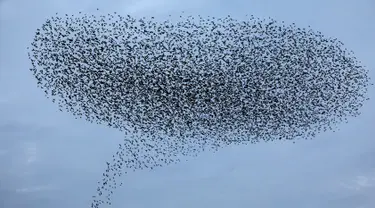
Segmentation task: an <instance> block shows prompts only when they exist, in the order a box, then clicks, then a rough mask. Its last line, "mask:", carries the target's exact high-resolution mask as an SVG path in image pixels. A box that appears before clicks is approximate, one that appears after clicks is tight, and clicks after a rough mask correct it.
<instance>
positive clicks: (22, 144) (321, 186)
mask: <svg viewBox="0 0 375 208" xmlns="http://www.w3.org/2000/svg"><path fill="white" fill-rule="evenodd" d="M96 8H100V11H99V12H98V11H96ZM79 11H81V12H85V13H93V14H101V13H108V12H117V13H119V14H123V15H126V14H132V15H135V16H137V17H141V16H144V15H147V16H150V15H154V16H160V17H164V16H165V17H168V15H169V14H172V15H173V14H179V13H180V12H181V11H185V14H193V15H194V14H201V15H215V16H226V15H228V14H230V15H232V16H233V17H238V18H242V17H244V16H245V15H246V14H249V15H251V14H252V15H255V16H257V17H261V18H267V17H272V18H274V19H276V20H278V21H285V22H286V23H288V24H291V23H296V25H297V26H300V27H307V26H308V25H310V26H311V27H312V28H313V29H316V30H319V31H321V32H322V33H323V34H325V35H327V36H331V37H337V38H338V39H339V40H341V41H342V42H343V43H344V44H345V45H346V47H347V48H348V49H350V50H353V51H354V53H355V55H356V56H357V58H358V59H359V60H361V61H362V63H363V64H364V65H365V66H366V67H368V68H369V69H370V73H371V77H373V78H374V77H375V76H374V75H375V59H374V48H375V38H374V37H375V24H373V23H374V21H375V1H373V0H283V1H281V0H207V1H205V0H191V1H187V0H184V1H183V0H132V1H121V0H113V1H110V0H108V1H99V0H81V1H77V0H67V1H63V0H59V1H55V0H32V1H30V0H1V1H0V207H1V208H3V207H4V208H23V207H27V208H50V207H53V208H66V207H71V208H76V207H80V208H81V207H89V205H90V203H91V196H92V195H93V194H95V193H96V182H97V181H98V180H100V179H101V173H102V171H103V170H105V167H106V165H105V162H106V161H107V160H109V159H110V158H111V157H112V154H113V153H114V151H115V150H116V147H117V144H118V143H119V142H120V141H121V140H122V138H123V135H122V133H121V132H118V131H117V130H116V129H110V128H107V127H105V126H99V125H96V124H90V123H86V122H85V121H84V120H75V119H74V118H73V116H72V115H70V114H68V113H65V112H60V111H59V110H58V107H57V106H56V105H55V104H53V103H52V102H51V101H50V100H47V98H45V97H44V94H43V93H44V92H42V90H40V89H38V88H37V86H36V81H35V80H34V78H33V76H32V74H31V73H30V72H29V70H28V69H29V66H30V62H29V60H28V57H27V50H26V48H27V47H28V46H29V44H30V43H31V41H32V39H33V35H34V33H35V30H36V29H37V28H38V27H40V25H41V24H43V23H44V21H45V20H46V18H48V17H50V16H51V15H54V14H55V13H56V12H59V13H60V14H65V13H70V14H73V13H78V12H79ZM374 79H375V78H374ZM369 93H370V94H371V95H370V98H372V99H371V100H370V101H369V102H368V103H366V105H365V106H364V108H363V109H362V112H363V113H362V115H361V116H360V117H357V118H352V119H350V120H349V123H348V124H343V125H341V126H340V130H339V131H336V132H326V133H322V134H320V135H318V136H317V137H316V138H315V139H314V140H309V141H298V142H297V143H296V144H293V143H291V142H273V143H266V144H264V143H261V144H256V145H248V146H243V147H240V146H237V147H228V148H225V149H222V150H220V151H219V152H217V153H215V154H212V153H202V154H201V155H200V156H199V157H197V158H192V159H190V160H189V161H188V162H181V163H179V164H176V165H171V166H166V167H163V168H159V169H156V170H153V171H148V170H146V171H138V172H134V173H130V174H128V175H125V176H123V177H122V180H123V183H124V186H123V187H121V188H120V189H117V190H116V191H115V194H114V195H113V197H112V199H113V200H112V202H113V203H112V206H111V207H113V208H120V207H121V208H122V207H131V208H148V207H152V208H207V207H213V208H228V207H233V208H250V207H256V208H273V207H277V208H284V207H285V208H310V207H311V208H317V207H319V208H373V207H375V136H374V135H375V110H374V109H373V108H371V106H375V99H374V95H375V92H374V90H373V89H370V92H369Z"/></svg>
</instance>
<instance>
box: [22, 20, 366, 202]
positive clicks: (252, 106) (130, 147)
mask: <svg viewBox="0 0 375 208" xmlns="http://www.w3.org/2000/svg"><path fill="white" fill-rule="evenodd" d="M29 49H30V50H29V58H30V60H31V64H32V67H31V69H30V71H31V72H32V73H33V75H34V76H35V78H36V80H37V85H38V87H39V88H41V89H42V90H44V92H45V93H46V96H47V97H48V98H50V99H51V100H52V101H53V102H54V103H57V104H58V105H59V108H60V109H61V110H62V111H67V112H69V113H71V114H73V115H74V117H75V118H83V119H86V120H87V121H89V122H92V123H98V124H103V125H108V126H110V127H113V128H116V129H118V130H120V131H122V132H124V134H125V138H124V142H123V143H121V144H119V147H118V151H117V152H116V154H114V155H113V157H112V160H111V161H109V162H107V169H106V171H105V172H104V173H103V179H102V180H100V181H99V182H98V188H97V194H96V195H95V196H93V202H92V205H91V206H92V207H95V208H97V207H99V206H100V205H101V204H104V203H107V204H111V196H112V193H113V191H114V189H116V187H118V186H120V185H121V183H120V182H119V177H120V176H121V175H123V174H124V173H126V172H127V171H135V170H138V169H143V168H148V169H153V168H155V167H158V166H163V165H166V164H169V163H175V162H178V161H179V160H180V159H181V158H184V157H185V158H186V156H195V155H197V154H198V153H200V152H202V151H210V150H212V151H216V150H218V149H219V148H222V147H225V146H227V145H230V144H241V145H242V144H250V143H257V142H259V141H271V140H295V139H312V138H314V137H315V136H316V135H317V134H318V133H319V132H323V131H327V130H332V129H334V128H336V127H337V124H340V123H342V122H347V119H348V118H350V117H355V116H358V115H360V109H361V107H362V105H363V104H364V102H365V101H366V100H368V97H367V90H368V86H369V85H370V82H369V81H370V78H369V77H368V70H367V69H366V68H365V67H364V66H362V65H361V63H360V62H359V61H358V60H357V59H356V57H355V56H354V54H353V52H351V51H349V50H347V49H346V48H344V45H343V43H342V42H340V41H339V40H337V39H335V38H330V37H326V36H324V35H323V34H322V33H320V32H318V31H314V30H313V29H310V28H308V29H306V28H299V27H297V26H296V25H295V24H291V25H285V24H283V23H280V22H277V21H276V20H273V19H271V18H269V19H259V18H255V17H253V16H247V17H246V19H244V20H237V19H234V18H232V17H230V16H227V17H221V18H219V17H202V16H199V15H198V16H187V17H185V16H180V17H179V18H177V20H175V21H172V20H166V21H160V20H157V19H156V18H154V17H147V18H146V17H144V18H138V19H136V18H134V17H132V16H129V15H127V16H121V15H118V14H116V13H114V14H108V15H101V16H99V15H98V16H95V15H87V14H77V15H67V14H66V15H63V16H59V15H57V14H56V16H53V17H51V18H50V19H47V20H46V22H45V23H44V24H43V25H42V26H41V27H40V28H38V29H37V31H36V33H35V37H34V40H33V42H32V44H31V47H30V48H29Z"/></svg>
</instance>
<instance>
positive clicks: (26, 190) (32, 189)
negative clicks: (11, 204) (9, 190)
mask: <svg viewBox="0 0 375 208" xmlns="http://www.w3.org/2000/svg"><path fill="white" fill-rule="evenodd" d="M53 190H58V188H57V187H55V186H52V185H39V186H31V187H24V188H18V189H16V192H17V193H31V192H40V191H53Z"/></svg>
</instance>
